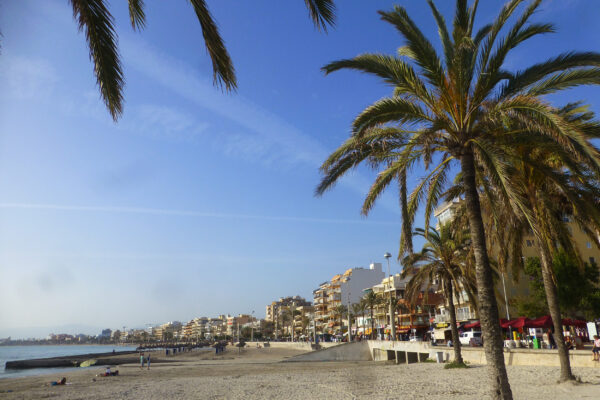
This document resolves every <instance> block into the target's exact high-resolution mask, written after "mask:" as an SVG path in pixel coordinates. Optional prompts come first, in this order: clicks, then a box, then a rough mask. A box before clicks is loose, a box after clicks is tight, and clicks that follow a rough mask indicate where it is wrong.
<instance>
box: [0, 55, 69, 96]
mask: <svg viewBox="0 0 600 400" xmlns="http://www.w3.org/2000/svg"><path fill="white" fill-rule="evenodd" d="M0 65H1V67H0V78H1V79H2V81H3V83H4V84H5V85H6V86H7V87H6V90H7V92H8V93H10V94H11V95H12V96H14V97H17V98H19V99H30V98H44V97H47V96H49V95H50V94H51V93H52V90H53V88H54V86H55V85H56V83H57V82H58V75H57V74H56V71H55V70H54V68H53V67H52V65H51V64H50V63H49V62H48V61H47V60H44V59H41V58H28V57H22V56H11V55H8V54H3V55H2V63H1V64H0ZM7 92H4V94H5V95H6V94H7Z"/></svg>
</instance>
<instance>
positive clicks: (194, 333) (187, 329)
mask: <svg viewBox="0 0 600 400" xmlns="http://www.w3.org/2000/svg"><path fill="white" fill-rule="evenodd" d="M207 332H208V318H207V317H197V318H194V319H192V320H191V321H189V322H188V323H187V324H185V325H184V327H183V329H182V339H183V340H201V339H204V338H205V337H206V334H207Z"/></svg>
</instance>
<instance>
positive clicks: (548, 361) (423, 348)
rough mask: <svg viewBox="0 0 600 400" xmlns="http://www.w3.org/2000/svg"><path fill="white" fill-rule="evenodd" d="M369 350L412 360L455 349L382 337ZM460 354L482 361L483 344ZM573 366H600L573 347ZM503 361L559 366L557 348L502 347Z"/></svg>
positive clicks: (380, 356)
mask: <svg viewBox="0 0 600 400" xmlns="http://www.w3.org/2000/svg"><path fill="white" fill-rule="evenodd" d="M368 343H369V351H370V352H371V354H372V357H373V359H374V360H376V361H383V360H390V359H392V358H390V356H391V355H393V354H394V353H395V352H399V353H406V354H405V355H404V356H405V357H407V359H409V362H410V360H411V359H412V360H414V354H417V355H419V354H420V357H423V355H424V354H428V356H429V358H431V359H435V355H436V354H435V353H437V352H441V353H443V359H444V360H445V361H452V360H453V359H454V349H453V348H452V347H445V346H432V345H431V344H429V343H428V342H427V343H423V342H399V341H396V342H392V341H381V340H369V341H368ZM411 353H412V354H411ZM462 356H463V359H464V360H465V361H466V362H469V363H471V364H485V363H486V361H485V352H484V351H483V348H482V347H462ZM569 358H570V361H571V366H572V367H592V368H598V369H599V370H600V363H598V362H594V361H592V354H591V351H590V350H572V351H570V352H569ZM504 361H505V363H506V365H531V366H538V365H544V366H560V361H559V359H558V351H557V350H543V349H507V348H505V349H504Z"/></svg>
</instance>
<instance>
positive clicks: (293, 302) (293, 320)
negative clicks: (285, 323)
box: [291, 301, 296, 343]
mask: <svg viewBox="0 0 600 400" xmlns="http://www.w3.org/2000/svg"><path fill="white" fill-rule="evenodd" d="M295 313H296V302H295V301H292V317H291V319H292V343H294V331H295V330H296V327H295V325H296V316H295V315H294V314H295Z"/></svg>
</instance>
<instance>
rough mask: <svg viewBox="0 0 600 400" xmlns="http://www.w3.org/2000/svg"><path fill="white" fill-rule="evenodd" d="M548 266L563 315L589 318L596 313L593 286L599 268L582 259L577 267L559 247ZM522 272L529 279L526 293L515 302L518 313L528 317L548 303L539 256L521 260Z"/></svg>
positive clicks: (597, 292)
mask: <svg viewBox="0 0 600 400" xmlns="http://www.w3.org/2000/svg"><path fill="white" fill-rule="evenodd" d="M552 268H553V272H554V276H555V280H556V289H557V292H558V303H559V306H560V309H561V310H562V312H563V317H572V318H575V317H578V316H584V317H585V318H587V319H591V318H595V317H597V316H598V315H600V288H598V286H597V285H598V283H599V280H600V279H599V277H600V269H599V268H598V266H597V265H596V264H595V263H594V264H588V263H585V264H584V265H583V267H581V266H579V265H578V264H577V262H576V261H575V260H574V259H573V258H572V257H570V256H569V255H568V254H566V253H565V252H564V251H559V252H557V253H556V255H555V256H554V259H553V260H552ZM524 272H525V274H526V275H527V276H528V277H529V279H530V281H529V289H530V296H529V297H528V298H519V299H517V301H516V302H515V305H516V306H517V311H518V313H519V315H522V316H526V317H530V318H535V317H539V316H542V315H547V314H548V306H547V304H546V293H545V291H544V282H543V279H542V270H541V263H540V259H539V258H537V257H531V258H528V259H527V260H526V261H525V266H524Z"/></svg>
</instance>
